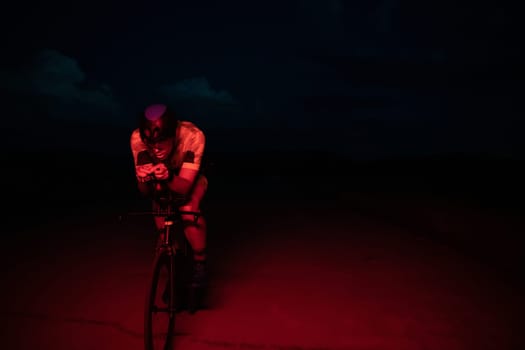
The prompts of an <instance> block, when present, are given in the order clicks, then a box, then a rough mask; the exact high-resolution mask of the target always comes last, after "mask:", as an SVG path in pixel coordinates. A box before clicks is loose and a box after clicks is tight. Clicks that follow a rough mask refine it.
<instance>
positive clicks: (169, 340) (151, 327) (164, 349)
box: [144, 252, 175, 350]
mask: <svg viewBox="0 0 525 350" xmlns="http://www.w3.org/2000/svg"><path fill="white" fill-rule="evenodd" d="M172 269H173V256H170V255H168V253H167V252H161V253H160V254H157V255H156V257H155V259H154V261H153V266H152V271H151V275H150V276H151V280H150V284H149V287H148V291H147V293H146V303H145V310H144V346H145V349H146V350H168V349H172V345H173V340H174V328H175V308H174V300H173V299H174V298H173V294H172V297H170V298H169V301H168V304H167V305H165V304H164V303H163V302H162V293H163V291H164V287H165V283H167V282H168V281H169V283H171V285H173V270H172Z"/></svg>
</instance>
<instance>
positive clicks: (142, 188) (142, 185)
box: [137, 182, 152, 197]
mask: <svg viewBox="0 0 525 350" xmlns="http://www.w3.org/2000/svg"><path fill="white" fill-rule="evenodd" d="M137 187H138V189H139V192H140V193H141V194H142V195H143V196H146V197H148V196H150V195H151V194H152V191H151V185H150V184H149V182H138V184H137Z"/></svg>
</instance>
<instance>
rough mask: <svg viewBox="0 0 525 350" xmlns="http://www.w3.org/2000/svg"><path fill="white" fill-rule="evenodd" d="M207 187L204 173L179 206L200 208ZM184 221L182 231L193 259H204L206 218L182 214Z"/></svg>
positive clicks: (188, 209)
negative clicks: (187, 197)
mask: <svg viewBox="0 0 525 350" xmlns="http://www.w3.org/2000/svg"><path fill="white" fill-rule="evenodd" d="M207 189H208V180H207V179H206V177H205V176H204V175H200V176H199V177H198V178H197V182H196V184H195V187H194V188H193V191H192V193H191V197H190V200H189V202H188V203H186V204H185V205H184V206H182V207H180V209H181V210H183V211H195V212H198V211H199V210H200V204H201V201H202V198H203V197H204V195H205V194H206V190H207ZM182 220H183V223H184V233H185V234H186V237H187V238H188V241H189V242H190V245H191V247H192V249H193V258H194V260H195V261H204V260H206V220H205V218H204V216H199V217H198V219H197V221H195V217H194V216H193V215H182Z"/></svg>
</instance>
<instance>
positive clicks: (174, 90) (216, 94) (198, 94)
mask: <svg viewBox="0 0 525 350" xmlns="http://www.w3.org/2000/svg"><path fill="white" fill-rule="evenodd" d="M160 91H161V92H162V93H163V94H164V95H167V96H172V97H174V98H178V99H194V98H198V99H204V100H208V101H210V102H215V103H221V104H237V101H236V100H235V99H234V98H233V97H232V95H231V94H230V93H229V92H227V91H225V90H220V91H215V90H213V89H212V88H211V86H210V83H209V82H208V80H207V79H206V78H203V77H199V78H191V79H186V80H182V81H179V82H177V83H175V84H172V85H164V86H162V87H161V88H160Z"/></svg>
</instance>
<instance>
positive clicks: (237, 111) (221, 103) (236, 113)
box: [159, 77, 255, 127]
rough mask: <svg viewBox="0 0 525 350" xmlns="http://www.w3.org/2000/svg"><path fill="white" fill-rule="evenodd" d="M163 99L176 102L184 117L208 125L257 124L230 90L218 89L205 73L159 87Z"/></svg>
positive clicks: (177, 108) (175, 104)
mask: <svg viewBox="0 0 525 350" xmlns="http://www.w3.org/2000/svg"><path fill="white" fill-rule="evenodd" d="M159 93H160V96H161V99H162V100H163V101H167V103H170V104H172V105H174V106H175V109H176V110H177V111H178V112H179V114H181V115H182V117H183V118H188V119H191V120H192V121H195V122H197V123H200V124H205V125H207V126H226V127H228V126H240V125H246V124H250V123H251V124H253V123H254V122H255V115H247V114H246V113H245V111H244V110H243V108H242V106H241V104H240V102H239V101H238V100H237V99H236V98H234V97H233V96H232V94H230V93H229V92H228V91H226V90H215V89H213V88H212V87H211V85H210V83H209V82H208V80H207V79H206V78H205V77H196V78H190V79H186V80H182V81H178V82H176V83H173V84H167V85H164V86H161V87H160V88H159Z"/></svg>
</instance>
